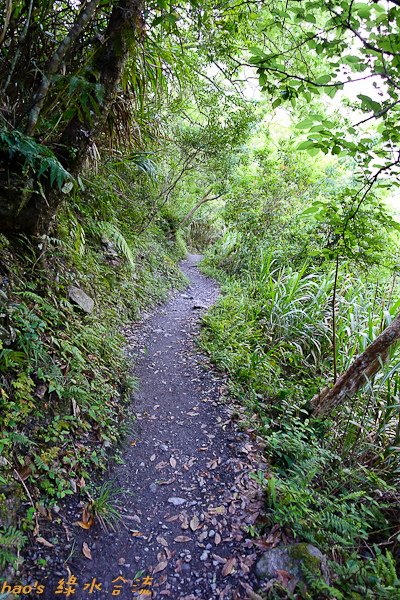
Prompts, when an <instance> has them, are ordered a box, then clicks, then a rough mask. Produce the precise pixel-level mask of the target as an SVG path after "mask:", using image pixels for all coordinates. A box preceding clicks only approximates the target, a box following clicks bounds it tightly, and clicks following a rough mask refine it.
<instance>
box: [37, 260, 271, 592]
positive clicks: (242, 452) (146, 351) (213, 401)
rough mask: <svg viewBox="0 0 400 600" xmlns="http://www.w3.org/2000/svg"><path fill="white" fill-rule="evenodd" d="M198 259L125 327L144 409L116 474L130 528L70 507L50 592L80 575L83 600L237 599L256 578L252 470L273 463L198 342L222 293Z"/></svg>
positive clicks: (136, 403) (137, 401)
mask: <svg viewBox="0 0 400 600" xmlns="http://www.w3.org/2000/svg"><path fill="white" fill-rule="evenodd" d="M200 259H201V257H200V256H197V255H189V256H188V258H187V259H186V260H185V261H183V263H182V265H181V267H182V270H183V272H184V273H185V274H186V275H187V277H188V278H189V280H190V285H189V287H188V288H186V289H185V290H184V291H183V292H179V293H175V295H174V296H173V297H172V299H170V301H169V302H168V303H166V304H165V305H163V306H161V307H160V308H159V309H158V310H157V311H156V313H154V314H153V315H152V316H150V317H149V318H147V319H146V320H145V321H144V323H143V324H142V325H141V326H140V328H138V327H137V325H136V328H135V327H133V328H132V329H131V330H128V331H127V332H126V336H127V339H128V346H127V352H128V354H129V355H130V356H132V357H134V359H135V367H134V375H135V376H136V377H137V378H138V380H139V383H138V389H137V392H136V393H135V394H134V398H133V404H132V411H134V413H135V414H136V417H137V418H136V421H135V424H134V427H133V431H132V432H131V433H130V434H129V435H128V437H127V440H126V442H125V445H126V450H124V451H123V455H122V458H123V464H120V465H117V466H116V467H115V468H114V469H113V471H112V472H111V474H109V475H108V476H109V477H110V479H111V480H112V482H113V486H114V487H115V488H121V489H122V490H124V493H123V494H122V495H121V496H120V497H119V500H118V508H119V510H120V512H121V514H122V516H123V522H124V526H121V527H120V528H119V529H118V530H117V531H116V532H109V533H106V532H104V531H103V530H102V529H101V527H100V525H99V523H96V524H95V525H94V526H93V527H92V528H91V529H90V530H88V531H84V530H80V528H79V527H76V526H72V522H73V521H76V520H79V519H80V518H81V512H82V508H80V510H79V509H78V508H76V509H75V511H69V512H74V514H69V516H68V521H69V524H68V526H67V527H66V538H64V540H60V543H61V545H63V544H64V546H65V547H66V548H68V547H69V546H72V542H71V539H68V538H69V537H70V536H68V531H71V530H72V532H73V533H72V535H73V537H74V538H75V546H74V551H73V553H72V557H71V558H70V559H69V560H68V562H67V563H66V568H64V569H63V570H62V569H61V570H60V571H59V572H57V573H56V575H54V573H53V575H52V576H51V579H49V580H48V582H47V583H46V592H45V595H43V596H41V597H42V598H48V599H51V600H54V599H56V598H65V597H68V596H67V595H66V594H65V591H66V590H67V588H68V583H71V582H75V585H74V593H73V594H71V597H72V598H74V599H75V600H84V599H93V600H97V599H98V600H100V599H101V600H106V599H108V598H110V599H112V598H120V599H121V600H127V599H131V598H135V597H148V598H171V599H173V600H212V599H225V600H238V599H245V598H248V597H249V596H248V593H247V592H246V589H245V588H246V586H248V585H249V584H250V586H251V587H256V584H255V583H254V579H253V575H252V567H253V565H254V562H255V560H256V558H257V557H256V551H257V548H256V547H255V545H254V544H253V541H252V538H251V536H250V534H249V533H248V527H249V526H251V525H252V524H253V523H254V522H255V520H256V518H257V516H258V514H259V513H260V511H261V509H262V505H263V501H262V498H261V494H260V490H259V488H258V487H257V485H256V483H255V482H254V481H253V480H252V479H250V478H249V473H250V471H252V470H253V471H254V470H256V469H257V467H261V468H263V467H265V465H262V464H257V463H256V462H255V461H257V459H256V453H255V452H254V450H255V448H254V442H253V441H252V440H251V438H250V437H249V436H248V435H247V434H245V433H243V432H241V431H240V430H239V429H238V427H237V425H235V422H234V421H233V420H231V418H230V412H231V410H232V408H231V406H230V403H229V401H228V400H227V397H226V394H227V389H226V385H225V381H224V378H223V376H221V375H219V374H217V373H215V371H213V370H212V368H211V367H210V365H208V364H207V359H206V357H205V356H203V355H202V354H200V353H199V350H198V349H196V347H195V346H196V344H195V340H196V336H197V335H198V332H199V320H200V315H201V314H202V313H204V312H205V310H206V309H207V308H208V307H210V306H211V305H212V304H213V303H214V302H215V300H216V299H217V297H218V287H217V285H216V283H215V282H214V281H213V280H212V279H210V278H208V277H205V276H204V275H202V274H201V273H200V271H199V269H198V268H197V264H198V262H199V261H200ZM85 544H86V545H87V546H84V545H85ZM84 548H85V549H86V548H88V549H89V550H90V553H89V555H88V556H91V558H90V557H89V558H88V557H86V556H85V555H84V554H85V553H86V554H88V553H87V551H86V552H83V549H84ZM138 572H139V574H138ZM140 572H141V573H140ZM137 574H138V578H137V579H136V580H135V575H137ZM61 576H62V578H64V584H60V585H61V587H60V586H59V580H60V579H61ZM54 577H56V578H54ZM71 577H72V578H73V579H71ZM68 578H69V579H70V581H69V582H68ZM72 587H73V586H71V588H72ZM61 589H63V590H64V592H63V594H61V593H60V592H59V591H58V590H61Z"/></svg>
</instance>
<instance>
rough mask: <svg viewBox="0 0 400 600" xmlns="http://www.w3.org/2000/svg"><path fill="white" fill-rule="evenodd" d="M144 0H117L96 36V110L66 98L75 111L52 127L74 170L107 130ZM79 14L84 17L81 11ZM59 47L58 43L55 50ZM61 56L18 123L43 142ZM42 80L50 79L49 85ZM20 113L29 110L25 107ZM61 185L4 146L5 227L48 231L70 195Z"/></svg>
mask: <svg viewBox="0 0 400 600" xmlns="http://www.w3.org/2000/svg"><path fill="white" fill-rule="evenodd" d="M95 4H96V3H95V2H94V0H92V2H91V3H90V4H88V5H87V6H92V7H93V6H94V5H95ZM142 4H143V2H142V0H119V1H117V2H114V3H113V6H112V8H111V9H110V13H109V16H108V18H107V24H106V27H105V30H104V31H103V34H102V35H101V36H97V38H96V39H95V40H94V41H92V42H91V49H90V55H91V59H90V64H86V66H85V77H87V80H88V82H89V83H92V84H93V85H94V84H96V85H98V86H101V89H102V96H101V99H100V100H99V101H98V106H97V110H96V111H91V113H89V112H83V111H80V110H79V109H78V108H76V107H74V106H73V105H71V106H68V99H67V101H66V102H65V106H66V109H65V110H66V111H68V113H70V116H69V119H68V121H67V123H66V124H65V122H64V125H63V126H62V129H60V131H55V132H54V131H53V135H52V139H53V143H52V151H53V153H54V155H55V158H56V159H57V160H58V161H59V162H60V163H61V165H62V167H64V169H65V170H66V171H68V172H69V173H70V174H71V175H77V174H78V173H79V172H80V170H81V169H82V165H83V163H84V161H85V159H86V158H87V156H88V152H89V150H90V148H91V147H92V145H93V144H94V143H95V142H96V140H98V139H99V136H101V133H102V131H103V130H104V126H105V123H106V120H107V116H108V114H109V111H110V108H111V106H112V104H113V101H114V99H115V96H116V93H117V91H118V89H119V86H120V82H121V79H122V76H123V73H124V69H125V66H126V61H127V59H128V57H129V51H130V48H131V47H132V45H134V44H136V43H138V36H139V35H141V34H142V17H141V14H142ZM93 13H94V10H92V12H91V15H87V14H85V15H84V17H85V19H86V20H85V23H84V24H83V25H86V23H87V22H88V21H89V17H90V16H93ZM79 18H80V19H81V20H82V18H83V17H82V14H80V15H79ZM74 27H75V28H76V27H77V23H76V22H75V23H74V24H73V26H72V27H71V31H72V30H73V29H74ZM80 33H81V32H80ZM66 37H68V35H67V36H66ZM65 39H66V38H64V39H63V41H62V42H61V44H60V47H61V46H62V44H64V46H65V44H66V42H65ZM25 43H28V40H25ZM58 51H59V49H58V50H57V51H56V52H55V54H57V52H58ZM69 52H70V53H71V52H73V47H72V48H69ZM69 60H70V61H71V65H72V66H71V75H74V69H76V64H75V63H74V57H72V58H71V57H70V58H69ZM52 61H53V62H52ZM61 62H62V61H59V64H55V63H54V55H53V57H52V58H51V60H49V61H48V65H49V72H48V73H46V74H44V75H43V77H42V79H41V81H40V82H39V83H38V85H37V86H36V88H34V89H33V90H32V94H31V98H30V102H29V101H28V102H27V101H26V99H25V100H24V102H23V104H24V106H25V116H23V117H22V119H21V122H22V125H21V127H20V128H19V129H20V131H21V132H22V133H23V135H25V136H32V140H33V141H34V142H37V143H38V144H41V143H42V135H41V133H40V132H39V133H36V132H35V129H36V126H37V124H38V123H39V121H40V118H41V111H42V109H43V105H44V103H45V101H46V96H47V94H48V90H49V89H50V88H51V83H52V77H53V76H54V75H57V70H58V68H60V69H61V68H63V69H64V70H65V68H66V65H67V68H68V64H69V63H68V60H67V61H66V63H65V62H64V63H63V65H61ZM75 62H76V61H75ZM17 73H18V71H17ZM43 80H45V82H46V85H45V86H44V85H43ZM10 87H12V86H10ZM26 87H27V86H25V88H26ZM21 102H22V100H21ZM27 106H30V110H27V109H26V107H27ZM21 114H22V115H24V110H23V109H21ZM0 124H1V123H0ZM16 130H18V127H16V126H15V125H14V127H13V128H12V131H16ZM26 139H28V138H26ZM28 172H29V174H28ZM59 187H60V186H58V187H57V186H55V185H54V182H51V181H50V176H49V175H48V174H43V173H40V172H36V173H35V172H33V170H32V168H31V169H27V166H26V161H25V157H24V155H23V154H21V153H18V151H16V152H14V153H10V152H7V151H6V150H4V149H3V148H0V232H2V233H6V234H18V233H25V234H28V235H40V234H42V233H46V232H47V231H48V230H49V227H50V224H51V222H52V219H53V217H54V215H55V214H56V212H57V209H58V208H59V206H60V205H61V203H62V202H63V201H64V200H65V198H66V194H64V193H63V192H62V191H61V190H60V189H59Z"/></svg>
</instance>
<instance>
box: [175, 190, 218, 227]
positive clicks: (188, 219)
mask: <svg viewBox="0 0 400 600" xmlns="http://www.w3.org/2000/svg"><path fill="white" fill-rule="evenodd" d="M211 189H212V188H210V189H209V190H208V191H207V192H206V193H205V194H204V196H203V197H202V198H201V200H199V202H198V203H197V204H196V205H195V206H194V207H193V208H192V209H191V210H190V211H189V212H188V214H187V215H185V216H184V217H183V219H182V221H181V222H180V223H179V225H184V223H187V222H188V221H190V219H191V218H192V217H193V215H194V213H195V212H196V210H198V209H199V208H200V206H202V205H203V204H205V203H206V202H212V201H213V200H218V198H221V196H222V194H218V196H213V197H212V198H209V197H208V194H210V193H211Z"/></svg>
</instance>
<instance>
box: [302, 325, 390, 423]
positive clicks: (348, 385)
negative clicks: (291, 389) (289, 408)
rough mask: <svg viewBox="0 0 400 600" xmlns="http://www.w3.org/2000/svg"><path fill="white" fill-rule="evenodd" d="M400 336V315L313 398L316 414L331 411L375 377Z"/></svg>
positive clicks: (313, 407) (312, 402) (319, 414)
mask: <svg viewBox="0 0 400 600" xmlns="http://www.w3.org/2000/svg"><path fill="white" fill-rule="evenodd" d="M398 339H400V314H399V315H397V317H396V318H395V319H394V320H393V322H392V323H391V324H390V325H389V326H388V327H386V329H385V330H384V331H383V332H382V333H381V334H380V335H379V336H378V337H377V338H376V340H374V341H373V342H372V344H370V345H369V346H368V348H366V350H364V352H363V353H362V354H360V356H358V357H357V358H356V359H355V360H354V361H353V362H352V364H351V365H350V367H349V369H348V370H347V371H346V372H345V373H343V375H341V376H340V377H339V379H338V380H337V381H336V383H335V385H334V386H333V387H332V388H331V389H329V388H324V389H323V390H321V391H320V392H319V393H318V394H316V395H315V396H314V398H313V399H312V400H311V406H312V409H313V414H314V416H321V415H325V414H327V413H329V412H331V411H332V410H333V409H334V408H336V406H338V405H339V404H341V403H342V402H343V401H344V400H346V399H347V398H351V397H352V396H354V395H355V394H356V393H357V392H358V390H359V389H360V388H361V387H363V385H365V383H366V382H367V380H368V379H371V377H373V376H374V375H375V374H376V373H377V372H378V371H379V370H380V368H381V366H382V364H383V363H384V362H385V361H386V360H387V357H388V355H389V349H390V347H391V346H392V345H393V344H394V343H395V342H396V341H397V340H398Z"/></svg>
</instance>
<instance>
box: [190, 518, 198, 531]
mask: <svg viewBox="0 0 400 600" xmlns="http://www.w3.org/2000/svg"><path fill="white" fill-rule="evenodd" d="M199 525H200V521H199V518H198V517H197V516H196V515H194V517H193V518H192V519H191V520H190V529H191V530H192V531H196V529H198V527H199Z"/></svg>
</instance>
